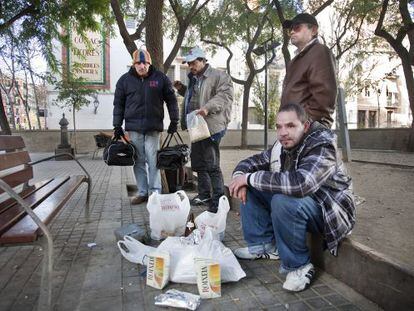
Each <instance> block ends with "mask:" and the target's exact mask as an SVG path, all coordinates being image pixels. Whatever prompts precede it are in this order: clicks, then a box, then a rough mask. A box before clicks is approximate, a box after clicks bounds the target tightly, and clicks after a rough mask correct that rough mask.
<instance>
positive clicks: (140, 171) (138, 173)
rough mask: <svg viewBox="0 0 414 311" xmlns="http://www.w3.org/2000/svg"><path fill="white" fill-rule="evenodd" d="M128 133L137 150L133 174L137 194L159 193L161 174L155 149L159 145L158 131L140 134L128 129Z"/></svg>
mask: <svg viewBox="0 0 414 311" xmlns="http://www.w3.org/2000/svg"><path fill="white" fill-rule="evenodd" d="M128 135H129V137H130V139H131V143H132V144H133V145H134V146H135V148H136V151H137V161H136V162H135V165H134V174H135V179H136V181H137V187H138V195H139V196H147V195H148V194H150V193H152V192H158V193H161V174H160V170H159V169H157V150H158V149H159V145H160V132H156V131H154V132H148V133H145V134H141V133H138V132H134V131H129V132H128ZM147 165H148V174H147Z"/></svg>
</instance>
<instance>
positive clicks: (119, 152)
mask: <svg viewBox="0 0 414 311" xmlns="http://www.w3.org/2000/svg"><path fill="white" fill-rule="evenodd" d="M136 158H137V155H136V151H135V147H134V145H133V144H131V142H130V141H129V140H128V139H127V138H126V137H125V135H122V139H121V137H120V136H118V137H113V138H112V139H111V140H110V141H109V142H108V144H107V145H106V147H105V149H104V152H103V159H104V161H105V163H106V164H107V165H109V166H131V165H134V164H135V161H136Z"/></svg>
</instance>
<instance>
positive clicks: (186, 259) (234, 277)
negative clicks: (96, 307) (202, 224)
mask: <svg viewBox="0 0 414 311" xmlns="http://www.w3.org/2000/svg"><path fill="white" fill-rule="evenodd" d="M196 231H197V229H196V230H194V231H193V233H194V232H196ZM118 247H119V249H120V251H121V254H122V256H124V257H125V258H126V259H127V260H129V261H131V262H133V263H138V264H143V265H147V264H148V255H149V254H150V253H153V252H154V251H166V252H168V253H169V254H170V280H171V281H173V282H176V283H188V284H197V273H196V269H195V265H194V258H206V259H214V261H216V262H218V263H219V264H220V270H221V281H222V282H223V283H224V282H237V281H238V280H240V279H241V278H244V277H245V276H246V273H245V272H244V271H243V269H242V268H241V266H240V264H239V262H238V261H237V259H236V257H235V256H234V254H233V252H232V251H231V250H230V249H229V248H227V247H226V246H224V244H223V243H221V242H220V241H218V240H216V239H214V238H213V232H212V230H211V228H207V229H206V232H205V234H204V237H203V238H202V239H201V240H200V244H198V245H197V244H188V242H187V241H186V240H185V239H183V238H180V237H168V238H167V239H165V240H164V241H163V242H162V243H161V244H160V245H159V246H158V248H156V249H155V248H154V247H150V246H146V245H144V244H142V243H141V242H139V241H137V240H135V239H134V238H132V237H130V236H125V237H124V241H118Z"/></svg>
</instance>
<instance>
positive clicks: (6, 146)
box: [0, 135, 25, 150]
mask: <svg viewBox="0 0 414 311" xmlns="http://www.w3.org/2000/svg"><path fill="white" fill-rule="evenodd" d="M24 147H25V145H24V141H23V138H22V137H21V136H10V135H0V150H15V149H23V148H24Z"/></svg>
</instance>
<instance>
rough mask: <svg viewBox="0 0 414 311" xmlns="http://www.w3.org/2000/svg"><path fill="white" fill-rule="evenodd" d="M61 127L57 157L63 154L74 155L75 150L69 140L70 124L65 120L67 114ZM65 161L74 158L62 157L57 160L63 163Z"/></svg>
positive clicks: (61, 120)
mask: <svg viewBox="0 0 414 311" xmlns="http://www.w3.org/2000/svg"><path fill="white" fill-rule="evenodd" d="M59 125H60V144H59V145H58V146H57V148H56V149H55V155H57V154H62V153H70V154H72V155H74V152H73V148H72V146H71V145H70V144H69V139H68V125H69V122H68V120H67V119H66V118H65V114H63V117H62V119H60V121H59ZM63 160H72V158H71V157H70V156H61V157H58V158H56V161H63Z"/></svg>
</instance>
